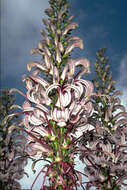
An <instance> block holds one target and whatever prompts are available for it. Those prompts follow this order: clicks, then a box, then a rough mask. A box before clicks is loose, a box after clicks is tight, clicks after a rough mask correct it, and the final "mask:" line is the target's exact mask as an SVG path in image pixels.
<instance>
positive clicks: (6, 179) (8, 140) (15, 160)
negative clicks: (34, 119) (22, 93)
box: [0, 89, 28, 190]
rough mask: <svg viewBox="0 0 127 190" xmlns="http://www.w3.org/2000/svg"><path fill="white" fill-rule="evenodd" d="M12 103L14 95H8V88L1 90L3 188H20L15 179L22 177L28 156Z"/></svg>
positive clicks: (0, 175)
mask: <svg viewBox="0 0 127 190" xmlns="http://www.w3.org/2000/svg"><path fill="white" fill-rule="evenodd" d="M13 104H14V95H9V90H8V89H5V90H3V91H2V95H1V97H0V189H3V190H5V189H8V190H11V189H14V190H20V189H21V186H20V183H19V182H18V181H16V180H19V179H21V178H23V176H24V167H25V166H26V164H27V156H28V155H27V154H26V152H25V144H26V138H25V137H24V135H23V132H22V131H21V128H22V126H21V122H20V121H17V119H16V120H15V119H14V115H13ZM9 114H10V115H11V117H8V115H9ZM5 120H6V122H5Z"/></svg>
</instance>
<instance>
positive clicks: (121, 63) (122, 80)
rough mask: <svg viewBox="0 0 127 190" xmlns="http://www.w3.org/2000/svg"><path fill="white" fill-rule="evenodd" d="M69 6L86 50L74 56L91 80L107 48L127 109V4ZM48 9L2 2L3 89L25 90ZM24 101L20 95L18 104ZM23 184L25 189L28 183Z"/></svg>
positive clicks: (95, 1)
mask: <svg viewBox="0 0 127 190" xmlns="http://www.w3.org/2000/svg"><path fill="white" fill-rule="evenodd" d="M70 3H71V4H72V7H71V11H70V12H71V14H72V15H74V16H75V18H74V21H76V22H77V23H78V24H79V28H78V29H77V30H76V31H75V32H74V34H76V35H77V36H80V37H81V38H82V39H83V41H84V46H85V49H84V50H83V51H79V50H75V51H74V53H73V54H72V55H74V54H75V55H76V57H85V58H87V59H89V60H90V62H91V71H92V74H91V76H90V77H91V78H92V77H93V75H94V66H93V65H94V61H95V58H96V51H97V50H98V49H99V48H103V47H105V46H106V47H107V48H108V50H107V55H108V56H109V63H110V64H111V69H112V71H113V79H114V80H116V81H117V85H116V87H117V88H119V89H121V90H122V91H123V96H122V97H121V99H122V102H123V103H124V105H126V106H127V98H126V97H127V74H126V72H127V1H126V0H121V1H119V0H70ZM47 7H49V5H48V1H47V0H37V1H35V0H1V50H0V51H1V63H0V64H1V65H0V68H1V70H0V85H1V88H6V87H8V88H18V89H21V90H22V91H25V86H24V84H23V82H22V76H23V75H24V74H27V70H26V65H27V63H28V62H29V61H33V60H40V57H38V56H31V55H30V49H31V48H34V47H36V45H37V43H38V42H39V41H40V39H42V36H41V34H40V29H41V28H43V24H42V18H43V17H45V14H44V9H45V8H47ZM22 101H23V98H22V97H21V96H18V95H17V102H18V103H19V104H21V103H22ZM22 183H23V184H24V188H25V185H26V184H27V183H26V182H25V181H24V182H22ZM28 183H29V182H28ZM26 188H28V186H27V187H26Z"/></svg>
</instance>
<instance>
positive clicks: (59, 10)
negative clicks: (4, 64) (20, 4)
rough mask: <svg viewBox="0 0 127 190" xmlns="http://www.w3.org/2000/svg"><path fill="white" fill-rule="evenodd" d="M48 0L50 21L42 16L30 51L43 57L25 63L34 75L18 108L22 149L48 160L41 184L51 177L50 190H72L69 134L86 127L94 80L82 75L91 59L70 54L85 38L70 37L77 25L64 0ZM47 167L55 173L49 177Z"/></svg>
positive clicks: (75, 179)
mask: <svg viewBox="0 0 127 190" xmlns="http://www.w3.org/2000/svg"><path fill="white" fill-rule="evenodd" d="M49 3H50V6H51V7H50V8H48V9H46V10H45V13H46V14H47V16H48V20H46V19H43V22H44V24H45V26H46V30H47V31H44V30H41V31H40V32H41V34H42V36H43V39H42V40H40V42H39V43H38V45H37V48H34V49H32V53H37V54H39V55H41V56H42V61H41V62H37V61H33V62H30V63H28V65H27V69H28V71H31V70H32V74H30V75H28V76H25V77H24V82H25V84H26V89H27V92H26V95H24V96H25V99H26V100H25V102H24V104H23V106H22V108H21V110H22V113H23V114H24V118H23V123H24V125H25V132H26V133H27V145H26V150H27V153H28V154H29V155H30V157H32V159H36V160H39V159H42V158H43V159H45V158H46V159H47V160H49V159H50V162H51V165H49V168H48V169H47V171H46V172H45V176H44V180H43V185H42V187H44V182H45V179H46V177H49V182H50V183H49V185H50V186H49V189H56V190H58V189H59V190H62V189H65V188H66V189H68V190H73V189H75V188H77V185H78V181H79V178H78V175H77V172H76V171H75V169H74V154H73V152H74V151H75V150H76V143H73V142H74V137H73V135H72V134H73V133H74V131H75V128H76V129H77V128H78V127H81V126H83V127H84V130H87V129H88V125H87V122H86V121H87V117H88V116H90V115H91V112H92V103H91V96H92V94H93V84H92V83H91V82H90V81H88V80H84V79H81V77H82V76H83V74H85V73H90V63H89V61H88V60H87V59H84V58H81V59H77V60H73V59H71V58H70V55H71V51H72V50H74V48H80V49H83V41H82V40H81V39H80V38H79V37H76V36H72V37H71V36H70V35H71V31H72V30H73V29H75V28H76V27H77V26H78V24H77V23H75V22H73V21H72V19H73V16H69V11H68V8H69V5H68V3H67V0H50V1H49ZM77 67H78V68H79V69H80V70H79V71H78V68H77ZM82 117H83V118H84V119H83V120H82V121H81V119H82ZM77 123H79V126H77ZM63 145H66V146H63ZM51 169H52V170H53V172H54V175H52V176H51V177H50V175H49V171H50V170H51ZM65 169H66V171H65ZM35 181H36V180H35ZM80 181H81V179H80ZM32 187H33V185H32ZM43 190H44V188H43Z"/></svg>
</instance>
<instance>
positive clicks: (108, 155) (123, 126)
mask: <svg viewBox="0 0 127 190" xmlns="http://www.w3.org/2000/svg"><path fill="white" fill-rule="evenodd" d="M105 51H106V49H105V48H103V49H100V50H98V52H97V59H96V62H95V68H96V73H97V77H96V78H95V79H93V82H94V84H95V87H96V93H102V94H105V95H107V97H108V98H107V97H106V96H105V97H104V96H100V97H94V100H93V106H94V111H93V113H92V115H91V116H90V117H89V119H88V120H89V123H90V124H91V125H92V126H93V130H91V131H87V132H84V135H83V136H82V138H81V139H80V141H79V143H80V145H81V146H82V149H84V151H82V153H81V155H80V158H81V159H82V161H83V162H84V163H85V165H86V167H85V169H84V170H85V174H86V175H87V176H88V179H89V182H88V183H87V188H86V189H90V187H92V186H95V187H97V189H100V190H101V189H104V190H112V189H113V190H120V189H123V188H124V187H126V186H127V183H126V179H127V112H125V107H124V106H123V105H121V103H120V99H119V97H118V95H120V94H121V92H120V91H118V90H117V91H116V90H115V87H114V84H115V81H113V80H112V72H110V71H109V70H110V66H109V65H107V62H108V58H107V57H104V54H105ZM85 149H86V150H88V149H89V153H88V152H85Z"/></svg>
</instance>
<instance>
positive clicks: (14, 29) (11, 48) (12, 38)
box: [1, 0, 49, 80]
mask: <svg viewBox="0 0 127 190" xmlns="http://www.w3.org/2000/svg"><path fill="white" fill-rule="evenodd" d="M47 7H49V3H48V1H47V0H38V2H36V1H34V0H27V1H26V0H18V1H17V0H11V1H8V2H7V1H2V10H3V11H2V14H1V16H2V17H1V25H2V27H1V28H2V29H1V35H2V42H1V47H2V50H1V56H2V64H1V67H2V68H1V70H2V73H1V74H2V79H6V80H7V78H6V77H7V76H8V77H12V76H14V70H15V73H16V74H17V76H16V75H15V77H19V76H20V77H21V76H22V74H23V72H25V70H26V64H27V63H28V62H29V61H30V59H32V58H31V56H30V53H29V52H30V49H31V48H33V47H36V44H37V43H38V41H39V40H40V39H41V34H40V32H39V31H40V29H41V28H42V26H41V25H43V24H42V18H43V17H44V16H45V14H44V9H45V8H47Z"/></svg>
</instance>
